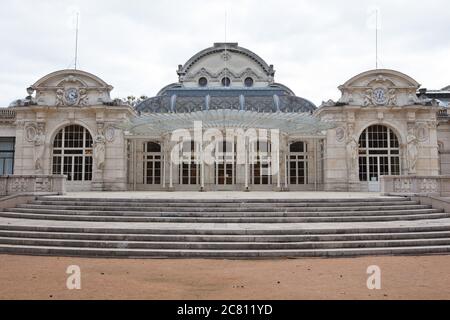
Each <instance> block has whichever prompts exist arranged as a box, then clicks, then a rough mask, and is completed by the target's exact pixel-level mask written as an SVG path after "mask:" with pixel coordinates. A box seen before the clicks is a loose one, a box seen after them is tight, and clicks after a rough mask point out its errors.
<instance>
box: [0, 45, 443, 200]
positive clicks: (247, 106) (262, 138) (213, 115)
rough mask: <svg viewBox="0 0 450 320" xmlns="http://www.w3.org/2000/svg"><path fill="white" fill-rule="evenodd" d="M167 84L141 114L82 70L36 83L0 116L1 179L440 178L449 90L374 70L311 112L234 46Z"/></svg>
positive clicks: (333, 182)
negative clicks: (425, 87) (45, 176)
mask: <svg viewBox="0 0 450 320" xmlns="http://www.w3.org/2000/svg"><path fill="white" fill-rule="evenodd" d="M177 74H178V77H179V78H178V81H177V82H176V83H173V84H170V85H168V86H166V87H164V88H163V89H162V90H161V91H160V92H159V93H158V94H157V95H156V96H155V97H152V98H145V99H142V100H138V101H137V102H136V101H135V102H133V101H123V100H120V99H112V98H111V91H112V89H113V87H112V86H111V85H109V84H108V83H106V82H105V81H103V80H102V79H100V78H98V77H97V76H95V75H93V74H90V73H87V72H84V71H80V70H62V71H57V72H54V73H51V74H49V75H47V76H45V77H43V78H42V79H40V80H38V81H37V82H36V83H35V84H34V85H32V86H31V87H29V88H28V89H27V91H28V96H27V97H26V98H25V99H21V100H17V101H14V102H13V103H12V104H11V106H10V107H9V108H3V109H1V110H0V148H1V151H0V154H1V157H0V175H3V176H5V175H21V176H26V175H65V176H67V189H68V190H69V191H80V190H83V191H90V190H95V191H103V190H104V191H125V190H129V191H132V190H140V191H145V190H166V191H172V190H196V191H197V190H198V191H231V190H234V191H258V190H273V191H294V190H295V191H301V190H305V191H306V190H308V191H314V190H317V191H320V190H327V191H379V188H380V186H379V181H380V177H381V176H388V175H389V176H396V175H401V176H438V175H441V174H447V173H448V172H450V157H448V155H450V151H449V150H450V122H449V121H448V119H449V118H448V116H447V113H446V107H447V102H448V100H446V99H445V96H446V95H445V94H446V92H447V93H448V88H447V89H443V90H441V91H427V90H426V89H425V90H421V89H420V85H419V83H418V82H417V81H415V80H414V79H412V78H410V77H409V76H407V75H405V74H403V73H400V72H398V71H394V70H371V71H367V72H364V73H361V74H359V75H357V76H355V77H353V78H352V79H350V80H349V81H347V82H346V83H345V84H343V85H342V86H340V87H339V89H340V91H341V92H342V96H341V98H340V99H339V100H338V101H336V102H335V101H332V100H329V101H327V102H324V103H323V104H322V105H321V106H320V107H316V106H315V105H314V104H313V103H312V102H310V101H309V100H307V99H305V98H301V97H297V96H296V95H295V94H294V92H293V91H292V90H290V89H289V88H288V87H287V86H285V85H283V84H280V83H277V82H276V81H275V70H274V67H273V66H272V65H269V64H267V63H266V62H265V61H264V60H263V59H262V58H260V57H259V56H258V55H256V54H255V53H253V52H251V51H250V50H247V49H245V48H242V47H239V46H238V44H237V43H217V44H215V45H214V46H213V47H211V48H207V49H205V50H203V51H201V52H199V53H197V54H195V55H194V56H193V57H192V58H191V59H189V60H188V61H187V62H186V63H185V64H184V65H180V66H179V67H178V71H177ZM447 97H448V95H447Z"/></svg>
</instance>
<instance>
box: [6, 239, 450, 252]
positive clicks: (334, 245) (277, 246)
mask: <svg viewBox="0 0 450 320" xmlns="http://www.w3.org/2000/svg"><path fill="white" fill-rule="evenodd" d="M0 244H7V245H19V246H36V247H40V246H52V247H78V248H110V249H124V248H128V249H182V250H295V249H342V248H380V247H416V246H449V245H450V238H439V239H414V240H375V241H330V242H326V241H323V242H288V243H278V242H276V243H272V242H138V241H134V242H125V241H92V240H65V239H64V240H62V239H58V240H55V239H39V238H31V239H25V238H10V237H8V238H5V237H0Z"/></svg>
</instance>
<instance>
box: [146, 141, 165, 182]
mask: <svg viewBox="0 0 450 320" xmlns="http://www.w3.org/2000/svg"><path fill="white" fill-rule="evenodd" d="M161 169H162V149H161V145H160V144H159V143H156V142H147V143H144V185H160V184H161V180H162V179H161Z"/></svg>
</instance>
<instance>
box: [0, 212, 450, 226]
mask: <svg viewBox="0 0 450 320" xmlns="http://www.w3.org/2000/svg"><path fill="white" fill-rule="evenodd" d="M438 211H440V210H438ZM0 217H6V218H16V219H38V220H56V221H96V222H153V223H319V222H381V221H398V220H405V221H411V220H422V219H444V218H450V214H448V213H427V214H414V213H411V214H409V215H406V214H405V215H394V216H339V217H317V216H314V217H313V216H311V217H255V218H252V217H248V218H247V217H230V218H221V217H217V218H216V217H142V216H140V217H133V216H94V215H93V216H89V215H68V214H64V215H60V214H49V213H18V212H0Z"/></svg>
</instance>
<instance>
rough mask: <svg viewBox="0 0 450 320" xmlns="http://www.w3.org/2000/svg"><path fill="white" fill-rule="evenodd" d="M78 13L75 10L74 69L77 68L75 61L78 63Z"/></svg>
mask: <svg viewBox="0 0 450 320" xmlns="http://www.w3.org/2000/svg"><path fill="white" fill-rule="evenodd" d="M79 16H80V13H79V12H77V25H76V31H75V70H77V63H78V19H79Z"/></svg>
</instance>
